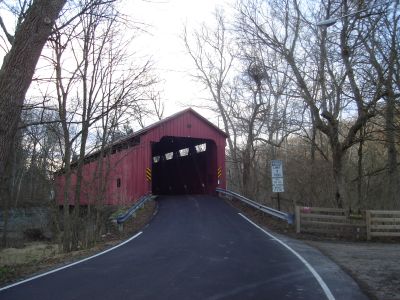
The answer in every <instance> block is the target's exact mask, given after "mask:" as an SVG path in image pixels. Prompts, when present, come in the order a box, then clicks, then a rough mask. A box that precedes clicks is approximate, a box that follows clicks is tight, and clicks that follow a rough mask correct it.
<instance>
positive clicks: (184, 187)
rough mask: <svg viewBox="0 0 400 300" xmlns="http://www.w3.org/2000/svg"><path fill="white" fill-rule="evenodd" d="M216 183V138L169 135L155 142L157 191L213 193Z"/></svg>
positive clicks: (153, 171)
mask: <svg viewBox="0 0 400 300" xmlns="http://www.w3.org/2000/svg"><path fill="white" fill-rule="evenodd" d="M216 187H217V149H216V145H215V142H214V141H212V140H206V139H197V138H186V137H173V136H165V137H163V138H162V139H161V140H160V141H159V142H156V143H153V144H152V193H153V194H154V195H178V194H212V193H214V192H215V188H216Z"/></svg>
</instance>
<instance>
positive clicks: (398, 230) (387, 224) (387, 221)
mask: <svg viewBox="0 0 400 300" xmlns="http://www.w3.org/2000/svg"><path fill="white" fill-rule="evenodd" d="M366 223H367V239H368V240H370V239H371V238H372V237H378V236H379V237H382V236H400V211H390V210H367V211H366Z"/></svg>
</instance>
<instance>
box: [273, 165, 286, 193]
mask: <svg viewBox="0 0 400 300" xmlns="http://www.w3.org/2000/svg"><path fill="white" fill-rule="evenodd" d="M271 177H272V192H273V193H283V192H284V187H283V170H282V161H281V160H271Z"/></svg>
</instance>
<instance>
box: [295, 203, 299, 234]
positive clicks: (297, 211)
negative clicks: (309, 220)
mask: <svg viewBox="0 0 400 300" xmlns="http://www.w3.org/2000/svg"><path fill="white" fill-rule="evenodd" d="M294 212H295V219H296V233H300V232H301V228H300V225H301V223H300V206H298V205H296V206H295V210H294Z"/></svg>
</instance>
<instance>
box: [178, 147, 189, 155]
mask: <svg viewBox="0 0 400 300" xmlns="http://www.w3.org/2000/svg"><path fill="white" fill-rule="evenodd" d="M188 154H189V148H184V149H181V150H179V156H181V157H182V156H187V155H188Z"/></svg>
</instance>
